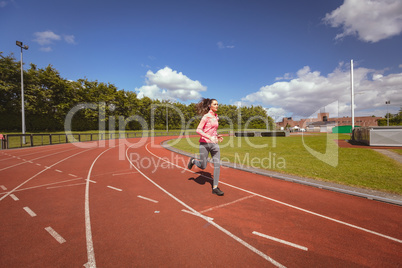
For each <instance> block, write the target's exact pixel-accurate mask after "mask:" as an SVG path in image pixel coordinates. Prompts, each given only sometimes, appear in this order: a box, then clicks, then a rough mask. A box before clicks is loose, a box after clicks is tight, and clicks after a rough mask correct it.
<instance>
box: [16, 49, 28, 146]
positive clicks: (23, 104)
mask: <svg viewBox="0 0 402 268" xmlns="http://www.w3.org/2000/svg"><path fill="white" fill-rule="evenodd" d="M16 45H17V46H19V47H20V48H21V113H22V143H23V144H25V136H24V135H25V101H24V69H23V62H22V49H25V50H28V48H29V47H28V46H27V45H25V46H23V44H22V42H21V41H17V42H16Z"/></svg>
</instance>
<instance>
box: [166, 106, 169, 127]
mask: <svg viewBox="0 0 402 268" xmlns="http://www.w3.org/2000/svg"><path fill="white" fill-rule="evenodd" d="M166 132H169V114H168V107H167V105H166Z"/></svg>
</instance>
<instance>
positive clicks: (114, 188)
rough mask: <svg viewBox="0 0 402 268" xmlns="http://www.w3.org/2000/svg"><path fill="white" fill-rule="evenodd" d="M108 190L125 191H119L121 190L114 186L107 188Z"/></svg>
mask: <svg viewBox="0 0 402 268" xmlns="http://www.w3.org/2000/svg"><path fill="white" fill-rule="evenodd" d="M107 187H108V188H110V189H113V190H116V191H120V192H121V191H123V190H122V189H119V188H116V187H113V186H107Z"/></svg>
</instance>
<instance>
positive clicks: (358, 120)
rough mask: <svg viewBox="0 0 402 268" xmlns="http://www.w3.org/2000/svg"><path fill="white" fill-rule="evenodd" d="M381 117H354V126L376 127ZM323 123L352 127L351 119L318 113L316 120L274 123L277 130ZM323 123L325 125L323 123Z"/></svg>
mask: <svg viewBox="0 0 402 268" xmlns="http://www.w3.org/2000/svg"><path fill="white" fill-rule="evenodd" d="M381 118H382V117H374V116H355V125H356V126H362V127H369V126H370V127H371V126H378V122H377V120H378V119H381ZM319 122H323V124H326V123H329V122H331V123H334V124H335V125H336V126H350V125H352V117H348V116H347V117H333V118H331V117H329V113H319V114H318V115H317V118H307V119H301V120H299V121H294V120H293V118H292V117H287V118H283V119H282V122H278V123H276V127H277V128H279V129H280V128H284V129H285V128H286V127H289V128H292V127H296V126H297V127H299V128H306V127H307V126H309V125H311V124H313V123H315V124H317V123H319ZM324 122H325V123H324Z"/></svg>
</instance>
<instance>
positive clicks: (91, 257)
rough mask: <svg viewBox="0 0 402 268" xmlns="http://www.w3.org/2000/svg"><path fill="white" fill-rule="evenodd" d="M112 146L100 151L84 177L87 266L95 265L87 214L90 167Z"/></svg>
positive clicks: (89, 222)
mask: <svg viewBox="0 0 402 268" xmlns="http://www.w3.org/2000/svg"><path fill="white" fill-rule="evenodd" d="M112 148H114V147H110V148H109V149H107V150H105V151H103V152H102V153H100V154H99V155H98V156H97V157H96V158H95V160H94V161H93V162H92V165H91V167H90V168H89V171H88V175H87V179H86V187H85V237H86V240H87V256H88V262H87V264H86V265H88V266H87V267H96V260H95V251H94V243H93V240H92V229H91V217H90V214H89V182H90V179H91V173H92V169H93V168H94V166H95V163H96V161H97V160H98V159H99V158H100V157H101V156H102V155H103V154H104V153H106V152H107V151H109V150H110V149H112Z"/></svg>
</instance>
